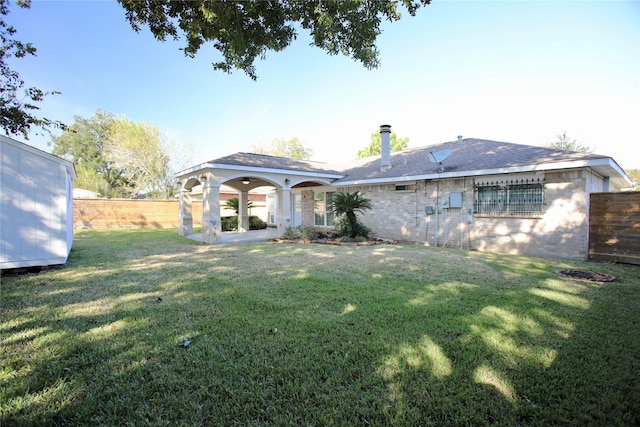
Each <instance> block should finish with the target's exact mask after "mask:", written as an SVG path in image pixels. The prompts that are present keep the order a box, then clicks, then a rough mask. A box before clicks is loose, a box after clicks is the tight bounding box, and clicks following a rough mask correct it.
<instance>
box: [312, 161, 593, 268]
mask: <svg viewBox="0 0 640 427" xmlns="http://www.w3.org/2000/svg"><path fill="white" fill-rule="evenodd" d="M509 177H510V178H511V177H513V178H515V177H517V174H514V175H512V176H511V175H510V176H509ZM544 180H545V193H544V195H545V203H546V204H545V206H544V211H543V213H542V214H541V215H538V216H521V217H518V216H482V215H474V214H473V204H474V189H473V185H474V179H473V178H456V179H442V180H439V181H420V182H415V181H410V182H399V183H397V184H398V185H413V184H415V190H414V189H413V188H412V189H411V190H401V191H396V184H384V185H363V186H354V187H349V188H339V189H338V191H348V192H353V191H356V190H357V191H360V192H361V193H363V194H364V195H365V197H367V198H369V199H371V202H372V205H373V209H372V210H371V211H367V212H365V213H364V215H362V216H361V217H360V218H361V220H362V222H363V223H364V224H365V225H366V226H367V227H369V228H371V230H372V231H373V232H374V234H375V236H376V237H379V238H384V239H394V240H399V241H404V242H414V243H421V244H426V245H429V246H435V245H436V244H437V246H439V247H452V248H462V249H472V250H479V251H487V252H498V253H509V254H523V255H533V256H545V257H558V258H568V259H577V260H586V259H587V256H588V199H589V198H588V194H589V193H591V192H596V191H603V188H604V187H603V186H604V180H603V179H602V177H599V176H598V175H596V174H594V173H592V172H591V171H589V170H586V169H580V170H568V171H561V172H551V173H545V175H544ZM307 191H308V190H307ZM452 192H461V193H462V208H448V207H445V206H444V203H446V202H447V201H448V200H449V195H450V193H452ZM309 198H310V200H313V198H312V197H311V196H309ZM438 205H440V209H439V211H438V214H437V215H436V214H435V213H434V214H432V215H426V214H425V206H434V207H435V206H438ZM309 209H311V214H312V209H313V206H312V205H311V207H310V208H309ZM305 212H306V211H305ZM311 221H313V218H312V216H311Z"/></svg>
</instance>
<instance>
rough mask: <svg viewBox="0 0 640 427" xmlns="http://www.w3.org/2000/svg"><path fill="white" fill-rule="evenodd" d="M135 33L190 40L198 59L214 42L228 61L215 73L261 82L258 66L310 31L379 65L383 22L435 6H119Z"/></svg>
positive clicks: (163, 2)
mask: <svg viewBox="0 0 640 427" xmlns="http://www.w3.org/2000/svg"><path fill="white" fill-rule="evenodd" d="M118 1H119V3H120V4H121V5H122V7H124V9H125V10H126V18H127V20H128V21H129V23H130V24H131V27H132V28H133V29H134V30H135V31H137V32H139V31H140V30H141V28H142V27H143V26H148V27H149V29H150V30H151V32H152V33H153V35H154V36H155V37H156V39H158V40H160V41H164V40H166V39H167V37H170V38H174V39H179V38H180V32H181V33H182V35H183V36H184V37H185V39H186V46H185V47H184V49H183V50H184V53H185V55H187V56H190V57H194V56H195V54H196V53H197V52H198V50H199V49H200V47H201V46H202V45H203V44H205V43H209V42H211V43H212V45H213V47H214V48H215V49H217V50H218V51H219V52H220V53H221V54H222V57H223V60H222V61H220V62H216V63H214V64H213V67H214V69H216V70H222V71H225V72H231V71H232V70H234V69H237V70H242V71H244V72H245V73H246V74H248V75H249V76H250V77H251V78H252V79H255V78H256V70H255V65H254V62H255V60H256V58H260V59H264V58H265V56H266V53H267V52H268V51H275V52H278V51H281V50H283V49H285V48H286V47H287V46H289V45H290V44H291V43H292V42H293V40H295V39H296V37H297V30H299V29H303V30H306V31H309V33H310V34H311V36H312V45H313V46H316V47H319V48H321V49H323V50H325V51H327V52H328V53H329V54H331V55H336V54H338V53H342V54H344V55H346V56H349V57H352V58H353V59H354V60H356V61H360V62H361V63H362V64H363V65H364V66H365V67H367V68H375V67H377V66H378V65H379V59H378V49H377V48H376V45H375V42H376V39H377V37H378V35H380V33H381V30H380V24H381V23H382V21H383V20H388V21H391V22H393V21H397V20H399V19H400V18H401V13H400V11H399V8H398V5H399V4H402V5H404V8H405V9H406V10H407V11H408V12H409V14H410V15H412V16H413V15H414V14H415V13H416V10H418V8H420V7H421V6H426V5H427V4H429V3H430V0H401V1H397V0H376V1H366V2H365V1H355V0H349V1H334V0H325V1H299V0H282V1H277V2H276V1H264V0H243V1H208V0H197V1H196V0H192V1H188V2H181V1H171V0H155V1H144V2H143V1H139V0H118Z"/></svg>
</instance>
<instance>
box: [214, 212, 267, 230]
mask: <svg viewBox="0 0 640 427" xmlns="http://www.w3.org/2000/svg"><path fill="white" fill-rule="evenodd" d="M220 220H221V221H220V223H221V226H222V231H238V217H237V216H223V217H222V218H221V219H220ZM265 228H267V223H266V222H264V221H263V220H262V219H260V217H257V216H255V215H251V216H250V217H249V230H262V229H265Z"/></svg>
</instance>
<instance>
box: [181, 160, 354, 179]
mask: <svg viewBox="0 0 640 427" xmlns="http://www.w3.org/2000/svg"><path fill="white" fill-rule="evenodd" d="M202 169H219V170H230V171H245V172H259V173H279V174H284V175H296V176H309V177H317V178H333V179H340V178H344V175H339V174H335V173H324V172H305V171H295V170H289V169H273V168H264V167H256V166H242V165H227V164H221V163H203V164H201V165H198V166H194V167H192V168H189V169H185V170H183V171H181V172H178V173H176V174H175V176H176V177H179V176H183V175H187V174H190V173H193V172H195V171H198V170H202Z"/></svg>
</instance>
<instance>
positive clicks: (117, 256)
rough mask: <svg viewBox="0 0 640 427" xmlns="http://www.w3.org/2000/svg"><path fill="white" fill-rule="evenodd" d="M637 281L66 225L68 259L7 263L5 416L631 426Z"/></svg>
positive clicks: (500, 262) (621, 274)
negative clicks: (36, 270) (59, 264)
mask: <svg viewBox="0 0 640 427" xmlns="http://www.w3.org/2000/svg"><path fill="white" fill-rule="evenodd" d="M558 269H580V270H591V271H598V272H603V273H608V274H613V275H614V276H616V277H617V278H618V281H617V282H615V283H588V282H580V281H575V280H570V279H566V278H562V277H560V276H558V275H557V274H556V273H555V271H556V270H558ZM639 276H640V268H639V267H637V266H630V265H614V264H604V263H581V262H574V261H563V260H548V259H540V258H529V257H518V256H506V255H497V254H486V253H477V252H466V251H458V250H451V249H433V248H427V247H422V246H401V245H398V246H394V245H379V246H372V247H367V246H364V247H351V246H324V245H316V244H312V245H300V244H278V243H248V244H238V245H219V246H207V245H202V244H199V243H196V242H192V241H190V240H187V239H182V238H179V237H178V236H177V232H176V230H145V231H100V232H96V231H86V232H80V233H77V235H76V239H75V242H74V246H73V250H72V252H71V256H70V258H69V264H68V266H67V267H65V268H63V269H56V270H50V271H47V272H43V273H40V274H26V275H4V276H3V277H2V295H1V297H2V307H1V309H2V323H1V329H0V331H1V347H0V357H1V363H2V368H1V371H0V372H1V373H0V405H1V408H0V409H1V411H0V415H1V418H0V424H1V425H2V426H5V425H7V426H8V425H136V426H144V425H153V426H159V425H188V426H197V425H241V426H247V425H257V426H267V425H277V426H281V425H296V426H298V425H313V426H325V425H347V426H351V425H358V426H366V425H398V426H407V425H410V426H412V425H415V426H428V425H438V426H443V425H445V426H448V425H460V426H482V425H501V426H502V425H503V426H510V427H515V426H530V425H533V426H549V425H575V426H587V425H598V426H600V425H607V426H634V425H638V424H640V415H639V414H640V319H639V313H640V277H639ZM184 338H188V339H190V340H191V345H189V346H188V347H186V348H185V347H180V346H178V343H179V342H180V341H181V340H182V339H184Z"/></svg>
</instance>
